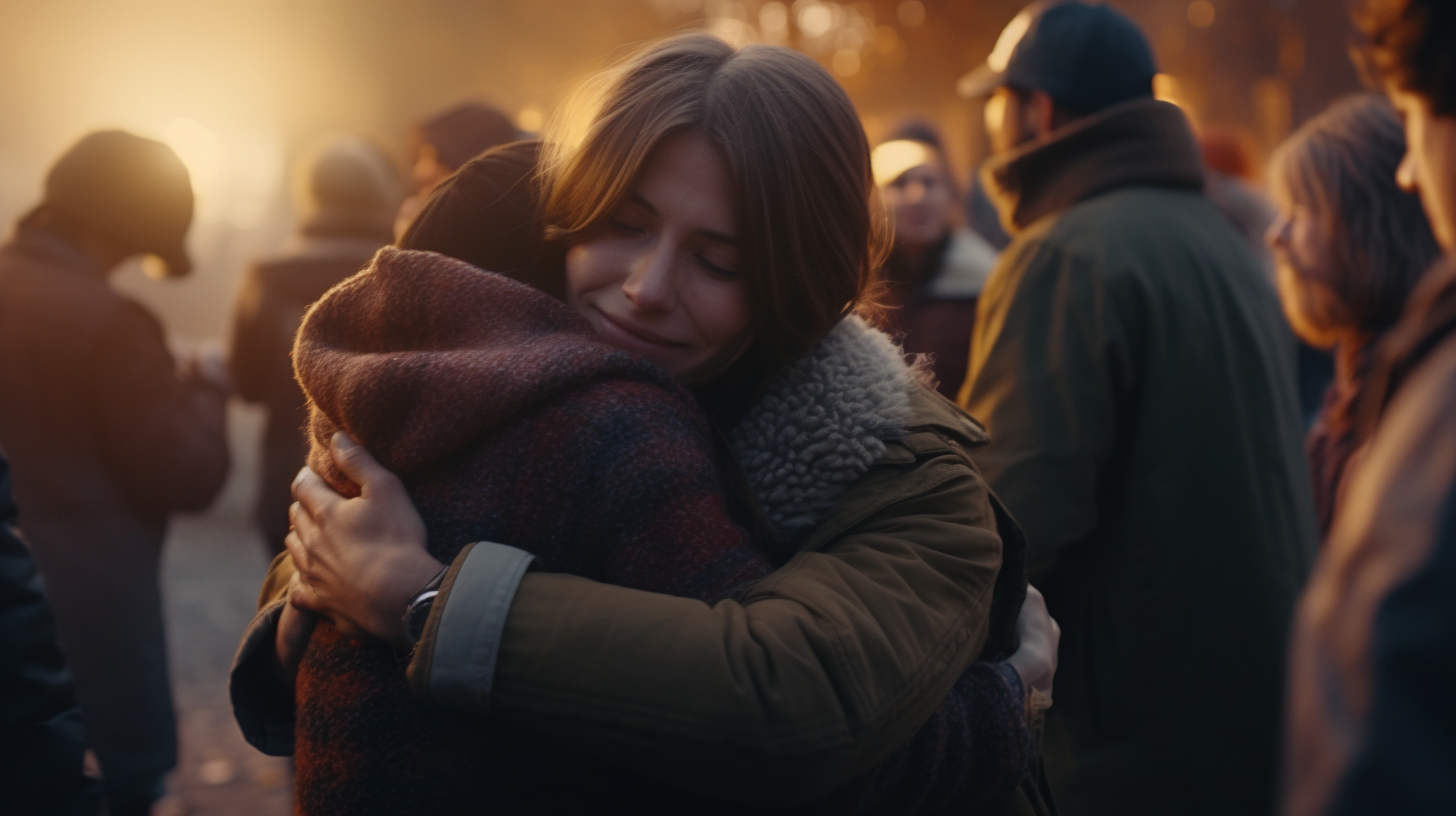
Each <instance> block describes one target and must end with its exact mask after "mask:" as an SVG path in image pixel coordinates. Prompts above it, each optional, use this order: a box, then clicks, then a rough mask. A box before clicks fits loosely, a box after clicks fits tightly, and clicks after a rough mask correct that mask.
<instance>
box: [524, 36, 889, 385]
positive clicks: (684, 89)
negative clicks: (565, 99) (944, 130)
mask: <svg viewBox="0 0 1456 816" xmlns="http://www.w3.org/2000/svg"><path fill="white" fill-rule="evenodd" d="M687 130H692V131H696V132H699V133H702V134H703V135H704V136H706V137H707V138H708V140H709V141H710V142H711V143H712V144H713V145H714V146H715V147H716V148H717V150H718V152H719V154H720V155H721V156H722V158H723V160H724V163H725V164H726V166H727V170H728V175H729V178H730V180H731V181H730V183H731V185H732V188H733V195H734V207H735V220H736V228H737V237H738V241H739V257H740V258H741V270H742V275H743V284H744V287H745V289H746V290H747V298H748V303H749V312H750V328H749V336H748V340H747V347H746V350H745V351H744V353H743V355H742V357H740V359H739V361H738V363H735V364H734V366H733V367H732V369H730V372H729V373H731V374H733V375H734V376H733V377H729V379H736V380H737V382H735V383H734V384H733V388H732V390H733V391H735V392H741V391H742V390H743V388H744V387H745V386H746V387H747V388H748V390H750V391H755V392H756V391H757V390H758V389H759V388H761V387H762V386H763V384H764V381H765V380H766V379H767V378H768V377H770V376H772V375H773V373H774V372H776V371H777V370H778V369H779V368H780V367H781V366H783V364H784V363H786V362H787V361H788V360H790V359H791V358H793V357H794V356H796V355H798V354H801V353H803V352H805V351H807V350H808V349H810V348H812V347H813V346H814V344H815V343H817V342H818V341H819V340H820V339H821V338H822V337H823V336H824V335H825V334H826V333H827V332H828V331H829V330H830V329H831V328H833V327H834V325H835V324H836V323H838V321H839V320H840V319H841V318H842V317H844V316H845V315H846V314H848V313H849V312H851V311H853V310H855V309H857V308H859V309H863V308H866V307H867V306H868V305H869V300H870V297H869V292H870V285H871V282H872V276H873V274H874V272H875V270H876V269H878V268H879V266H880V264H881V262H882V261H883V258H884V256H885V254H886V252H887V248H888V240H887V233H888V224H887V221H886V218H885V216H884V213H883V211H882V209H881V207H880V205H879V203H878V200H877V198H876V197H875V195H876V194H875V191H874V182H873V179H872V176H871V173H870V150H869V144H868V141H867V140H866V138H865V134H864V129H863V127H862V126H861V125H860V121H859V117H858V116H857V115H856V113H855V110H854V106H853V104H851V103H850V101H849V97H848V96H846V95H845V93H844V90H843V89H842V88H840V86H839V84H838V83H837V82H835V81H834V79H833V77H831V76H830V75H829V73H828V72H827V71H825V70H824V69H823V68H822V67H820V66H819V64H818V63H816V62H814V60H812V59H810V58H809V57H807V56H805V55H803V54H800V53H798V52H795V51H791V50H789V49H787V48H781V47H776V46H767V45H750V46H747V47H744V48H741V49H735V48H733V47H732V46H730V45H728V44H727V43H725V42H723V41H722V40H720V39H717V38H716V37H712V36H709V35H706V34H691V35H684V36H679V37H674V38H672V39H668V40H665V41H662V42H659V43H656V44H654V45H651V46H648V47H646V48H645V49H643V50H641V51H639V52H638V53H636V54H634V55H632V56H630V57H628V58H627V59H626V60H625V61H623V62H622V63H620V64H619V65H617V66H616V67H615V68H613V69H610V70H608V71H607V72H605V73H604V74H602V75H600V76H598V77H597V78H595V79H593V80H591V81H589V82H588V83H587V84H586V85H585V86H584V88H583V90H582V91H581V92H580V93H579V94H578V95H577V97H576V99H575V100H574V102H573V104H571V105H570V106H568V108H567V113H566V115H565V116H564V117H562V118H560V119H558V120H557V121H556V122H555V123H553V126H552V128H551V131H550V133H549V137H548V139H547V144H548V147H547V152H546V155H545V157H544V162H543V166H542V172H543V178H542V180H543V183H544V184H545V185H546V193H545V214H544V218H545V223H546V225H547V234H548V237H549V238H551V239H552V240H556V241H564V242H568V243H570V242H573V241H577V240H581V239H583V238H585V237H586V236H588V235H589V234H590V233H591V231H592V230H593V229H594V228H596V227H598V226H599V225H601V224H602V223H603V222H604V221H605V220H606V219H608V218H609V217H610V216H611V214H612V212H613V211H614V210H615V209H616V207H617V206H618V205H619V204H620V203H621V201H622V200H623V198H624V197H626V196H627V195H628V194H629V193H630V192H631V190H632V185H633V183H634V181H635V180H636V178H637V176H638V175H639V173H640V172H641V171H642V169H643V167H644V165H645V164H646V162H647V161H648V158H649V156H651V155H652V152H653V150H654V149H655V148H656V147H657V146H658V145H660V144H661V143H662V142H663V141H664V140H665V139H667V138H668V137H670V136H672V135H675V134H677V133H681V132H683V131H687ZM724 376H725V377H726V376H727V374H725V375H724ZM718 379H719V380H722V379H724V377H719V378H718ZM750 396H751V395H750ZM745 407H746V406H745Z"/></svg>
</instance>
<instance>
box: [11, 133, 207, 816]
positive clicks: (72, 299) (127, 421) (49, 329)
mask: <svg viewBox="0 0 1456 816" xmlns="http://www.w3.org/2000/svg"><path fill="white" fill-rule="evenodd" d="M191 220H192V188H191V184H190V181H189V180H188V175H187V170H186V168H184V167H183V166H182V163H181V161H180V160H178V158H177V156H176V154H175V153H173V152H172V150H171V149H170V148H168V147H167V146H166V145H164V144H162V143H160V142H156V141H152V140H150V139H143V138H140V137H137V136H134V135H132V134H130V133H125V132H122V131H102V132H97V133H92V134H90V135H89V136H86V137H85V138H83V139H82V140H81V141H80V142H78V143H77V144H76V145H75V146H73V147H72V148H71V149H70V150H69V151H67V152H66V154H65V155H63V156H61V158H60V159H59V160H58V161H57V162H56V164H55V166H54V167H52V168H51V170H50V173H49V174H48V175H47V177H46V183H45V198H44V200H42V202H41V203H40V204H39V205H38V206H37V207H36V208H35V209H33V210H31V212H30V213H29V214H28V215H26V216H25V217H24V218H22V219H21V221H20V223H19V224H18V225H17V226H16V229H15V233H14V235H13V236H12V237H11V239H10V240H9V241H8V242H7V243H6V244H5V245H4V246H3V247H0V390H3V393H4V394H5V398H4V399H3V400H0V447H3V448H4V450H5V452H6V454H7V455H8V456H9V458H10V462H11V467H12V469H13V478H14V489H15V498H16V503H17V504H18V505H19V506H20V507H21V508H22V515H21V516H20V520H19V521H20V527H21V528H22V529H24V531H25V533H26V538H27V540H28V541H29V542H30V543H31V545H32V547H33V548H34V550H35V555H36V560H37V561H38V562H39V564H40V568H41V572H42V574H43V575H44V576H45V579H46V585H47V591H48V592H49V594H50V597H51V601H52V604H53V606H54V610H55V616H56V628H57V631H58V633H59V636H60V641H61V645H62V648H63V649H64V650H65V652H66V655H67V658H68V659H69V660H70V662H71V666H72V670H73V671H74V673H75V680H76V693H77V697H78V699H79V701H80V704H81V712H82V720H83V722H84V725H85V730H86V738H87V742H88V743H89V744H90V745H91V747H92V748H93V749H94V750H95V752H96V755H97V757H98V758H99V760H100V763H101V771H102V775H103V786H104V791H105V795H106V799H107V803H108V806H109V810H110V813H111V814H112V816H127V815H128V814H145V813H147V812H148V811H149V809H150V808H151V805H152V803H153V802H154V801H156V800H157V799H159V798H160V797H161V795H162V793H163V784H162V782H163V776H164V774H165V773H166V772H167V771H168V770H170V769H171V768H172V767H174V766H175V765H176V762H177V737H176V723H175V721H174V717H173V712H172V699H171V692H170V687H169V684H168V680H167V660H166V648H165V645H166V644H165V639H164V635H163V629H162V604H161V593H160V587H159V583H158V566H159V559H160V555H161V546H162V539H163V537H164V535H165V533H166V528H167V517H168V514H170V513H172V512H174V511H179V510H198V509H201V508H202V507H204V506H205V505H207V504H208V502H210V501H211V500H212V498H213V496H214V495H215V494H216V493H217V491H218V489H219V488H220V487H221V486H222V481H223V478H224V476H225V475H226V472H227V465H228V457H227V447H226V444H225V440H224V433H223V428H224V425H223V413H224V407H225V403H226V398H227V395H226V392H225V390H224V389H223V387H221V385H219V384H218V383H216V382H214V381H211V380H209V379H208V378H207V377H205V376H203V375H202V374H200V373H198V371H201V370H202V369H196V370H194V371H192V372H188V373H183V374H180V375H179V373H178V370H177V365H176V363H175V361H174V360H173V358H172V356H171V355H170V354H169V353H168V352H167V347H166V343H165V340H164V337H163V334H162V327H161V325H160V324H158V322H157V320H156V318H154V317H153V316H152V315H151V314H149V313H148V312H147V311H146V310H145V309H143V308H142V307H141V306H140V305H139V304H137V303H135V302H134V301H132V300H129V299H127V298H125V297H123V296H122V295H120V294H118V293H117V292H115V291H113V290H112V289H111V288H110V287H109V286H108V285H107V279H108V277H109V276H110V275H111V273H113V272H114V271H115V270H116V269H117V268H118V267H119V266H120V265H121V264H122V262H123V261H126V260H127V259H129V258H134V257H137V256H146V257H147V259H148V261H149V263H150V264H151V268H152V269H153V270H154V271H155V272H156V273H157V274H158V275H160V276H162V277H177V276H180V275H185V274H186V273H187V272H188V271H189V270H190V269H191V263H190V262H189V260H188V257H187V253H186V250H185V248H184V239H185V238H186V235H187V227H188V224H189V223H190V222H191Z"/></svg>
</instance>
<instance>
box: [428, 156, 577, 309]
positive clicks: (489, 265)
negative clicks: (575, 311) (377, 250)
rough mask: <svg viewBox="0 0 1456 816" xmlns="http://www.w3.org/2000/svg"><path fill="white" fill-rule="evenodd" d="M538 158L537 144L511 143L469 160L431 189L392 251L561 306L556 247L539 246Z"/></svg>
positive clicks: (559, 258) (563, 277)
mask: <svg viewBox="0 0 1456 816" xmlns="http://www.w3.org/2000/svg"><path fill="white" fill-rule="evenodd" d="M540 156H541V143H540V142H516V143H514V144H508V145H504V146H502V147H496V148H492V149H491V150H488V151H486V152H485V153H482V154H481V155H479V156H477V157H476V158H474V159H471V160H470V161H469V162H467V163H466V164H465V166H463V167H461V168H460V170H459V171H457V172H456V173H455V175H453V176H451V177H450V178H449V179H447V180H445V181H444V182H443V183H442V184H441V185H440V186H439V187H436V188H435V191H434V193H432V194H431V195H430V200H429V202H428V203H427V204H425V208H424V209H423V210H421V211H420V214H419V216H418V217H416V218H415V220H414V222H413V223H411V224H410V227H409V229H407V230H405V233H404V235H402V236H401V237H400V239H399V247H400V249H418V250H425V251H429V252H438V253H440V254H441V255H449V256H450V257H452V258H458V259H459V260H462V261H465V262H466V263H468V264H470V265H472V266H477V267H480V268H481V269H488V270H490V271H492V272H496V273H499V274H501V275H504V276H506V277H508V278H513V279H515V280H518V281H520V282H522V283H525V284H528V285H530V286H534V287H536V288H537V289H540V290H541V291H543V292H545V293H546V294H548V295H551V296H552V297H555V298H558V299H563V300H564V299H565V297H566V272H565V267H564V264H563V257H562V252H561V250H562V247H560V246H556V245H551V244H547V243H545V242H543V241H542V240H541V232H542V225H541V218H540V210H541V196H540V187H539V185H537V184H536V168H537V162H538V161H539V159H540Z"/></svg>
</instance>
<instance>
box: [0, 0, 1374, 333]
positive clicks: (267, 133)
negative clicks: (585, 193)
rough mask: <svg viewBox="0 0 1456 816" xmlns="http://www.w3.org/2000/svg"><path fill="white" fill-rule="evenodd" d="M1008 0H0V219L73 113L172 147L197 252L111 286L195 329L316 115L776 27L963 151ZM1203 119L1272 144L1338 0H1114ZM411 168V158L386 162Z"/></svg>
mask: <svg viewBox="0 0 1456 816" xmlns="http://www.w3.org/2000/svg"><path fill="white" fill-rule="evenodd" d="M1021 5H1022V3H1021V2H1019V0H925V1H924V2H916V1H915V0H911V1H910V2H900V0H876V2H857V3H827V2H820V0H797V2H791V3H776V2H763V1H762V0H747V1H746V2H725V1H724V0H708V2H704V1H703V0H286V1H285V0H45V1H44V2H34V1H33V0H31V1H29V2H22V1H21V0H0V221H3V222H4V223H6V224H9V223H12V222H13V221H14V220H15V218H16V217H18V216H19V215H20V214H22V213H23V212H24V211H25V210H26V209H27V208H28V207H30V206H31V205H32V204H34V203H35V201H36V200H37V198H38V196H39V191H40V183H41V179H42V177H43V175H44V172H45V169H46V168H47V166H48V165H49V163H50V162H51V161H52V160H53V159H54V158H55V156H56V155H57V154H58V153H59V152H60V151H61V150H63V149H64V148H65V147H66V146H67V145H68V144H69V143H70V142H72V141H74V140H75V139H76V138H77V137H78V136H80V135H81V134H83V133H85V132H87V131H89V130H92V129H95V128H100V127H124V128H128V129H131V130H134V131H137V132H139V133H143V134H146V135H151V136H155V137H158V138H162V139H164V140H166V141H168V142H169V143H171V144H172V145H173V146H174V147H176V148H177V149H178V151H179V153H181V154H182V156H183V159H184V161H186V162H187V164H188V166H189V168H190V169H191V170H192V172H193V181H194V186H195V188H196V191H197V194H198V210H197V220H196V223H195V226H194V228H193V233H192V236H191V241H192V247H193V252H194V256H195V261H196V263H197V270H196V273H195V275H194V277H193V278H192V279H191V280H188V281H186V282H182V283H169V284H155V283H151V282H149V281H145V280H144V279H143V278H142V277H141V275H140V273H139V272H138V271H136V270H129V271H128V272H126V273H125V274H124V275H123V276H122V277H121V279H120V281H119V285H121V286H122V287H123V288H125V289H126V290H127V291H129V292H132V293H133V294H135V295H136V296H137V297H139V298H140V299H142V300H144V301H145V302H147V303H149V304H151V305H152V306H153V307H154V308H155V309H157V310H158V311H159V313H161V314H162V315H163V318H164V320H165V321H166V323H167V324H168V327H169V329H170V330H171V331H172V332H173V333H175V334H177V335H179V336H181V337H183V338H186V339H190V340H199V339H203V338H208V337H220V336H222V335H223V334H224V333H225V332H226V316H227V310H228V307H229V300H230V298H231V294H232V290H233V287H234V286H235V284H236V281H237V278H238V275H239V274H240V273H241V271H242V269H243V268H244V266H245V265H246V263H247V262H248V260H249V259H250V258H253V257H256V256H257V255H259V254H263V253H266V252H269V251H271V250H272V249H274V248H275V247H277V246H278V245H279V244H280V243H281V242H282V241H283V239H284V238H285V237H286V236H287V234H288V231H289V229H290V225H291V223H292V213H291V205H290V202H289V186H290V184H289V171H290V168H291V162H292V159H293V157H294V156H296V155H297V154H298V153H299V152H300V151H301V150H302V149H303V148H304V147H305V146H306V145H307V144H308V143H310V142H311V141H313V140H314V139H316V138H318V137H319V136H321V135H323V134H326V133H329V132H331V131H343V130H347V131H358V132H363V133H366V134H369V135H372V136H373V137H375V138H376V139H378V140H379V141H380V142H381V143H382V144H384V145H386V146H388V147H390V148H391V149H393V150H395V151H396V153H400V154H401V155H400V160H401V164H403V160H404V157H403V155H402V144H403V139H404V135H405V132H406V129H407V128H408V126H409V123H410V122H411V121H412V120H414V119H416V118H417V117H419V116H421V115H422V114H425V113H428V112H430V111H432V110H434V109H436V108H439V107H441V106H443V105H447V104H450V103H453V102H456V101H459V100H463V99H467V98H479V99H483V100H485V101H489V102H492V103H494V104H496V105H498V106H500V107H501V108H503V109H504V110H506V111H507V112H509V113H511V114H512V115H515V116H516V117H517V119H518V122H519V123H520V124H522V125H524V126H526V127H533V126H535V125H536V124H537V123H538V122H539V121H540V117H541V116H543V115H549V113H550V111H551V110H552V108H553V106H554V105H555V104H556V103H557V102H558V101H559V100H560V99H561V98H562V97H563V96H564V95H565V94H566V93H567V92H568V91H569V90H570V88H571V87H572V86H573V85H574V83H575V82H576V81H577V80H579V79H580V78H581V77H583V76H585V75H586V74H587V73H589V72H590V71H592V70H593V69H595V68H597V67H599V66H600V65H601V64H603V62H605V61H606V60H608V59H610V58H611V57H612V56H613V55H614V54H620V53H621V50H622V49H623V48H624V47H625V46H630V45H631V44H634V43H639V42H643V41H646V40H649V39H652V38H654V37H657V36H660V35H662V34H665V33H668V32H670V31H673V30H678V29H683V28H689V27H700V26H704V25H707V26H709V27H710V28H712V29H713V30H715V31H719V32H721V33H724V34H726V35H728V36H730V37H741V38H757V39H766V40H770V41H775V40H777V41H784V42H789V43H790V44H793V45H795V46H797V47H802V48H804V49H805V50H806V51H809V52H810V53H812V54H814V55H815V56H816V57H817V58H819V59H820V60H821V61H822V62H823V63H824V64H825V65H826V66H828V67H830V68H831V70H834V71H835V72H836V74H837V75H838V76H839V77H840V79H841V81H842V82H843V83H844V85H845V87H846V88H847V89H848V90H849V92H850V94H851V96H853V97H854V99H855V101H856V103H857V104H858V105H859V106H860V108H861V110H862V112H863V113H864V115H865V118H866V125H867V127H868V129H869V131H870V135H871V137H872V138H873V137H876V136H878V135H879V134H881V133H883V132H884V131H886V130H887V129H888V128H889V127H891V126H893V125H894V124H895V123H896V122H897V121H899V120H900V119H901V118H902V117H904V116H906V115H910V114H918V115H921V116H924V117H927V118H930V119H933V120H935V121H937V122H938V123H939V124H940V125H941V126H942V127H943V128H944V130H945V132H946V135H947V141H948V143H949V146H950V149H951V153H952V155H953V157H954V158H955V159H956V160H957V161H958V162H959V163H960V164H961V168H960V169H961V171H962V174H964V173H966V172H968V170H969V167H970V165H971V163H972V161H973V160H977V159H979V158H980V156H981V154H982V153H983V152H984V138H983V136H982V134H981V132H980V126H979V119H980V109H979V105H977V104H974V103H968V102H964V101H962V100H959V99H957V98H955V96H954V94H953V92H952V87H953V85H954V81H955V79H956V77H957V76H959V75H960V73H962V72H964V71H965V70H968V69H970V68H972V67H974V66H975V65H977V64H979V63H980V62H981V61H983V60H984V59H985V57H986V54H987V53H988V52H989V51H990V49H991V45H992V44H993V42H994V41H995V38H996V35H997V34H998V33H999V31H1000V28H1001V27H1002V26H1003V25H1004V24H1005V23H1006V21H1008V20H1009V19H1010V18H1011V16H1012V15H1013V14H1014V13H1015V12H1016V11H1017V9H1018V8H1020V6H1021ZM1114 5H1117V6H1119V7H1120V8H1123V9H1124V10H1126V11H1128V12H1129V13H1131V14H1132V15H1133V16H1134V17H1135V18H1136V19H1138V21H1139V22H1140V23H1141V24H1142V25H1143V26H1144V28H1145V30H1147V32H1148V34H1149V37H1150V39H1151V40H1152V41H1153V42H1154V44H1155V47H1156V49H1157V51H1158V56H1159V59H1160V61H1161V62H1162V64H1163V66H1164V69H1165V70H1166V71H1169V72H1170V74H1171V75H1172V76H1173V77H1174V79H1175V81H1176V84H1175V86H1170V87H1176V89H1177V91H1178V94H1179V96H1180V98H1181V99H1182V101H1183V102H1184V103H1185V104H1187V105H1188V106H1189V108H1190V110H1191V111H1192V112H1193V114H1194V116H1195V118H1198V119H1200V120H1203V121H1210V122H1216V123H1223V124H1233V125H1238V126H1240V127H1243V128H1245V129H1247V130H1248V131H1249V132H1250V133H1251V134H1252V135H1253V136H1254V137H1255V139H1256V141H1257V143H1258V144H1259V145H1260V147H1261V149H1267V148H1268V147H1270V146H1272V143H1274V142H1276V141H1277V139H1278V138H1280V137H1282V135H1283V134H1285V133H1287V132H1288V130H1289V128H1290V127H1292V126H1294V125H1297V124H1298V122H1299V121H1301V120H1302V119H1304V118H1306V117H1307V116H1308V115H1310V114H1311V113H1313V112H1315V111H1316V110H1318V109H1319V108H1320V107H1322V106H1323V105H1324V104H1325V103H1326V102H1328V100H1329V99H1330V98H1331V97H1332V96H1334V95H1336V94H1337V93H1339V92H1342V91H1344V90H1348V89H1351V88H1353V87H1354V86H1355V83H1354V79H1353V73H1352V72H1351V71H1350V70H1349V66H1348V63H1347V62H1346V60H1345V57H1344V40H1345V28H1344V22H1343V8H1344V7H1343V4H1342V3H1341V2H1339V0H1194V2H1192V3H1189V2H1185V0H1125V1H1124V2H1116V3H1114ZM401 169H402V171H403V167H402V168H401Z"/></svg>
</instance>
